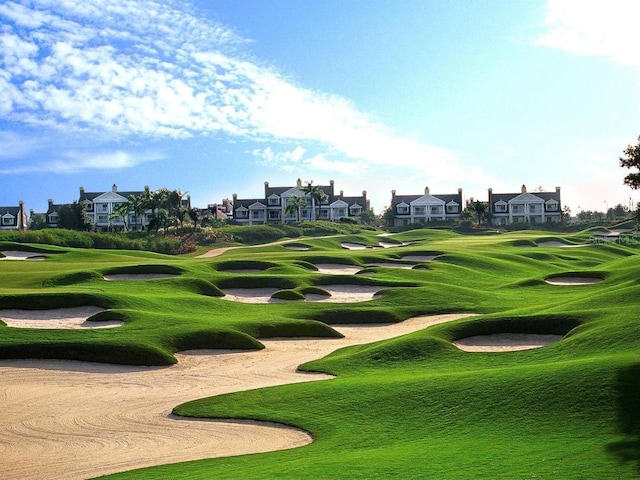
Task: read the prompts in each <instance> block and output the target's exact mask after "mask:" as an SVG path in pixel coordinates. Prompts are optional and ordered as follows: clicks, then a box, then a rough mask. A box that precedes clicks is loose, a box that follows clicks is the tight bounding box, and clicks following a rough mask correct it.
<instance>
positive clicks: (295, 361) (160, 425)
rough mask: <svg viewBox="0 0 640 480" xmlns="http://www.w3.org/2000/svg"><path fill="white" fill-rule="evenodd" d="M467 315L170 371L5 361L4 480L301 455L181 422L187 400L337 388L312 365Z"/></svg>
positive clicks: (197, 355)
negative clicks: (279, 453)
mask: <svg viewBox="0 0 640 480" xmlns="http://www.w3.org/2000/svg"><path fill="white" fill-rule="evenodd" d="M464 316H465V315H435V316H423V317H416V318H413V319H409V320H406V321H404V322H402V323H398V324H393V325H377V326H373V325H369V326H362V325H359V326H340V327H336V330H338V331H340V332H341V333H342V334H344V335H345V338H342V339H316V338H312V339H309V338H307V339H287V340H278V339H273V340H265V341H264V342H263V343H264V344H265V346H266V348H265V349H264V350H260V351H251V352H246V351H235V352H232V351H193V352H183V353H181V354H177V355H176V356H177V357H178V363H177V364H176V365H173V366H171V367H129V366H115V365H104V364H97V363H96V364H93V363H84V362H74V361H65V360H0V378H1V379H2V381H1V382H0V402H1V404H2V408H0V459H1V461H0V478H2V479H3V480H14V479H15V480H29V479H42V480H49V479H69V480H74V479H78V480H79V479H85V478H90V477H96V476H99V475H105V474H108V473H114V472H119V471H124V470H130V469H134V468H140V467H145V466H151V465H159V464H166V463H174V462H181V461H187V460H196V459H201V458H213V457H223V456H230V455H241V454H247V453H258V452H266V451H273V450H279V449H286V448H294V447H298V446H302V445H306V444H308V443H309V442H311V440H312V439H311V437H310V436H309V435H308V433H306V432H303V431H300V430H296V429H292V428H287V427H283V426H281V425H274V424H264V423H256V422H219V421H207V420H186V419H176V418H173V417H172V415H171V410H172V408H173V407H175V406H176V405H179V404H181V403H183V402H186V401H188V400H194V399H197V398H202V397H208V396H212V395H219V394H223V393H229V392H236V391H242V390H248V389H254V388H261V387H267V386H272V385H282V384H286V383H296V382H306V381H310V380H322V379H327V378H330V377H328V376H326V375H320V374H308V373H307V374H304V373H299V372H296V367H297V366H298V365H300V364H302V363H304V362H307V361H310V360H313V359H316V358H321V357H323V356H325V355H327V354H329V353H330V352H332V351H334V350H336V349H338V348H341V347H344V346H347V345H354V344H360V343H369V342H373V341H376V340H382V339H386V338H391V337H395V336H399V335H403V334H406V333H410V332H414V331H417V330H421V329H423V328H426V327H428V326H430V325H434V324H437V323H442V322H447V321H451V320H455V319H458V318H462V317H464Z"/></svg>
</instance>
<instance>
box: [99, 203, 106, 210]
mask: <svg viewBox="0 0 640 480" xmlns="http://www.w3.org/2000/svg"><path fill="white" fill-rule="evenodd" d="M98 211H99V212H107V211H108V205H107V204H106V203H99V204H98Z"/></svg>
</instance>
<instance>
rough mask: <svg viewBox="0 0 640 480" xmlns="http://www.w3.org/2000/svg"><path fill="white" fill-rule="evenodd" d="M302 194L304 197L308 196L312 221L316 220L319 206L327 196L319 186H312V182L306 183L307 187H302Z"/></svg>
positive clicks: (318, 214)
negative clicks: (312, 216)
mask: <svg viewBox="0 0 640 480" xmlns="http://www.w3.org/2000/svg"><path fill="white" fill-rule="evenodd" d="M303 192H304V193H305V195H308V196H309V197H310V198H311V212H312V213H313V215H314V218H312V220H316V219H317V218H318V217H319V216H320V204H322V202H324V201H325V200H326V199H327V194H326V193H324V190H322V187H320V186H319V185H314V184H313V180H311V181H310V182H308V183H307V186H306V187H304V189H303ZM316 208H317V212H316Z"/></svg>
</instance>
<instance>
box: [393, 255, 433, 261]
mask: <svg viewBox="0 0 640 480" xmlns="http://www.w3.org/2000/svg"><path fill="white" fill-rule="evenodd" d="M440 256H441V255H406V256H404V257H402V260H407V261H409V262H433V261H434V260H435V259H436V258H438V257H440Z"/></svg>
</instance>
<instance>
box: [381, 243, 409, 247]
mask: <svg viewBox="0 0 640 480" xmlns="http://www.w3.org/2000/svg"><path fill="white" fill-rule="evenodd" d="M378 245H380V246H381V247H382V248H396V247H406V246H407V245H408V243H392V242H378Z"/></svg>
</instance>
